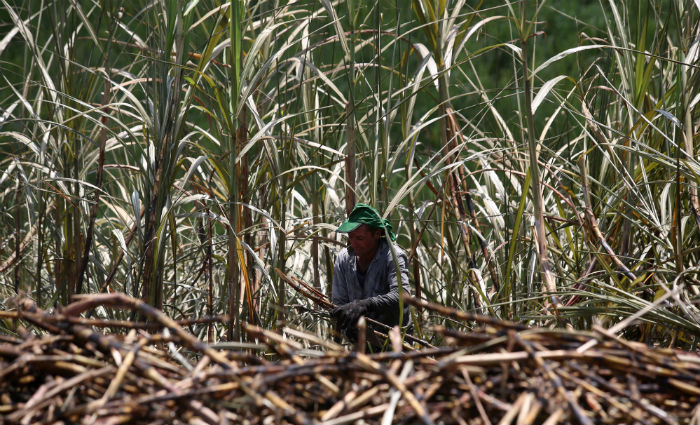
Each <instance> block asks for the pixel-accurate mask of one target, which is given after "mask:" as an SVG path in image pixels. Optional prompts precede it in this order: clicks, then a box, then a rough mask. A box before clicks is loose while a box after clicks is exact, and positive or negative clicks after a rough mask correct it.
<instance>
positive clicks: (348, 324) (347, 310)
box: [331, 299, 372, 330]
mask: <svg viewBox="0 0 700 425" xmlns="http://www.w3.org/2000/svg"><path fill="white" fill-rule="evenodd" d="M371 306H372V301H371V300H370V299H364V300H356V301H352V302H349V303H347V304H343V305H341V306H340V307H337V308H335V309H333V310H331V316H333V318H334V319H335V321H336V323H337V325H338V329H339V330H344V329H352V328H353V327H354V326H355V325H356V324H357V321H358V320H359V319H360V317H361V316H365V315H367V313H368V312H369V311H370V308H371Z"/></svg>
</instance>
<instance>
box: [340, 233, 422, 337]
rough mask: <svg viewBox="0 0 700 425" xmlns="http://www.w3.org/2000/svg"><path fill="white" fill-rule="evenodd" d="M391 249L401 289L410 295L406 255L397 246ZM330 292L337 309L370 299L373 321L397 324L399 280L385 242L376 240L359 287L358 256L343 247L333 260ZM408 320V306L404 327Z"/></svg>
mask: <svg viewBox="0 0 700 425" xmlns="http://www.w3.org/2000/svg"><path fill="white" fill-rule="evenodd" d="M394 248H395V249H396V258H397V260H398V262H399V270H400V271H401V284H402V289H403V290H404V291H406V292H408V293H409V294H410V293H411V286H410V283H409V281H408V256H407V255H406V253H405V252H404V251H403V250H402V249H401V248H400V247H399V246H398V245H396V244H394ZM332 293H333V296H332V300H333V303H334V304H336V305H339V306H340V305H343V304H347V303H349V302H352V301H355V300H361V299H365V298H371V300H372V306H373V308H372V310H373V311H375V312H376V314H375V315H373V316H375V317H372V318H373V319H375V320H380V321H382V322H384V323H386V324H387V325H394V324H396V323H398V312H399V281H398V278H397V275H396V267H394V258H393V256H392V255H391V248H390V247H389V244H388V242H387V241H386V240H385V239H381V240H380V241H379V247H378V248H377V253H376V254H375V255H374V258H373V259H372V262H371V263H370V265H369V268H368V269H367V272H366V273H365V279H364V284H360V281H359V280H358V276H357V255H355V253H354V252H353V250H352V247H347V248H343V250H342V251H340V253H339V254H338V256H337V257H336V260H335V266H334V268H333V286H332ZM371 316H372V315H371ZM371 316H370V317H371ZM408 319H409V311H408V306H404V314H403V324H404V325H406V324H408Z"/></svg>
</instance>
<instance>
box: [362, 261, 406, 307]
mask: <svg viewBox="0 0 700 425" xmlns="http://www.w3.org/2000/svg"><path fill="white" fill-rule="evenodd" d="M396 251H397V252H396V260H397V261H398V263H399V270H400V273H401V289H402V290H403V291H406V292H407V293H409V294H410V293H411V285H410V282H409V281H408V256H407V255H406V253H405V252H404V251H403V250H401V249H397V250H396ZM386 267H387V279H388V281H389V282H388V283H389V291H388V292H387V293H386V294H382V295H377V296H374V297H371V298H370V299H371V300H372V304H374V306H375V309H377V310H378V309H390V308H395V309H396V308H398V306H399V278H398V275H397V274H396V267H395V265H394V258H393V256H392V255H391V252H389V259H388V261H387V266H386Z"/></svg>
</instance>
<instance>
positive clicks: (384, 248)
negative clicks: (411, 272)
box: [379, 239, 408, 260]
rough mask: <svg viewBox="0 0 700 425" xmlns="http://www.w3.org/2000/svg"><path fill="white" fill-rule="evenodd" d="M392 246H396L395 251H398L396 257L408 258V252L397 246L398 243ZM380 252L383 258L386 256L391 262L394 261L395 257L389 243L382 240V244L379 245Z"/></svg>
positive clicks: (393, 243)
mask: <svg viewBox="0 0 700 425" xmlns="http://www.w3.org/2000/svg"><path fill="white" fill-rule="evenodd" d="M391 244H392V245H394V249H395V250H396V255H397V256H399V257H408V256H407V255H406V251H404V250H403V248H401V247H400V246H399V244H397V243H396V242H393V241H392V242H391ZM379 252H381V253H382V255H383V256H385V257H386V258H387V259H389V260H393V258H394V257H393V255H392V254H391V247H390V246H389V241H387V240H384V239H382V241H381V244H380V245H379Z"/></svg>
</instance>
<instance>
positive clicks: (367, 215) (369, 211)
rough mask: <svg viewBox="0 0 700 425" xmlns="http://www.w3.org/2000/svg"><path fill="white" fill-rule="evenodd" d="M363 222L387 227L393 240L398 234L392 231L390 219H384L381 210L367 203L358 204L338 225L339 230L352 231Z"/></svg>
mask: <svg viewBox="0 0 700 425" xmlns="http://www.w3.org/2000/svg"><path fill="white" fill-rule="evenodd" d="M362 224H366V225H368V226H370V227H373V228H375V229H381V230H384V229H386V231H387V232H388V233H389V237H390V238H391V240H392V241H395V240H396V235H395V234H394V232H393V231H392V227H391V224H389V221H387V220H386V219H382V216H381V215H380V214H379V211H377V210H375V209H374V208H372V207H370V206H369V205H367V204H356V205H355V208H353V209H352V212H351V213H350V217H348V219H347V220H345V221H344V222H343V223H342V224H341V225H340V226H339V227H338V230H337V231H338V232H340V233H350V232H352V231H353V230H355V229H357V228H358V227H360V225H362Z"/></svg>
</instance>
